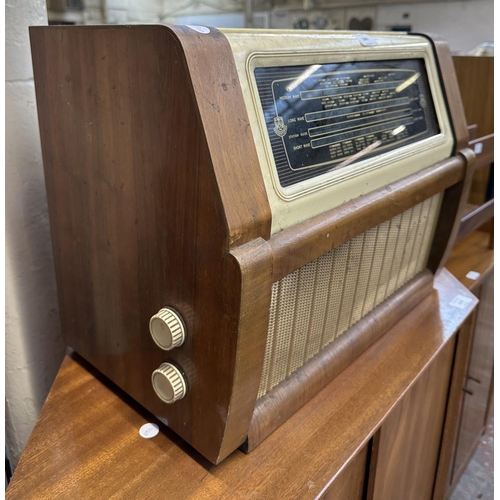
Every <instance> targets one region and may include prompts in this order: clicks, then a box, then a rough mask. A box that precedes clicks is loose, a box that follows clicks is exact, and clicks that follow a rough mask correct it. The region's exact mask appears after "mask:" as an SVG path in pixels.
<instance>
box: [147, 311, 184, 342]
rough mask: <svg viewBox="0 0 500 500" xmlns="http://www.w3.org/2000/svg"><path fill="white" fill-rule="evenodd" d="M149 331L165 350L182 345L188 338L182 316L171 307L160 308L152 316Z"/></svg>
mask: <svg viewBox="0 0 500 500" xmlns="http://www.w3.org/2000/svg"><path fill="white" fill-rule="evenodd" d="M149 331H150V332H151V336H152V337H153V340H154V341H155V343H156V345H157V346H158V347H160V348H161V349H163V350H165V351H170V349H173V348H174V347H179V346H181V345H182V344H183V343H184V339H185V338H186V330H185V328H184V323H183V322H182V319H181V317H180V316H179V315H178V314H177V312H176V311H175V310H174V309H171V308H170V307H164V308H163V309H160V310H159V311H158V312H157V313H156V314H155V315H154V316H152V317H151V319H150V320H149Z"/></svg>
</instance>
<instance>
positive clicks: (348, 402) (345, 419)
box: [6, 270, 477, 500]
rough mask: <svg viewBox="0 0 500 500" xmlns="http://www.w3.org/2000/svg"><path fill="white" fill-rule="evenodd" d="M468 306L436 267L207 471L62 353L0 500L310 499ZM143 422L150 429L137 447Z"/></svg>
mask: <svg viewBox="0 0 500 500" xmlns="http://www.w3.org/2000/svg"><path fill="white" fill-rule="evenodd" d="M456 295H462V296H463V297H465V298H466V300H465V302H466V305H465V306H463V308H460V307H455V306H453V305H452V304H451V302H452V300H453V299H454V298H455V297H456ZM476 303H477V300H476V299H475V297H473V296H472V295H471V294H470V293H469V292H468V291H467V290H466V289H465V288H464V287H463V286H462V285H461V284H460V283H459V282H458V281H457V280H456V279H455V278H454V277H453V276H452V275H451V274H450V273H449V272H448V271H447V270H443V271H442V272H441V273H440V275H439V276H438V277H437V278H436V280H435V290H434V291H433V292H432V293H431V294H430V295H429V296H427V297H426V298H425V299H424V300H423V301H422V302H421V303H420V304H419V305H418V306H417V307H416V308H415V309H414V310H413V311H412V312H410V313H409V314H408V315H407V316H406V317H405V318H404V319H403V320H401V321H400V322H399V323H398V324H397V325H396V326H394V327H393V328H392V329H391V330H389V332H387V333H386V334H385V335H384V336H382V338H381V339H380V340H379V341H377V342H376V343H375V344H374V345H373V346H372V347H370V348H369V349H368V350H367V351H365V352H364V353H363V354H362V355H361V356H360V357H359V358H358V359H357V360H356V361H355V362H354V363H352V364H351V365H350V366H349V367H348V368H347V369H345V370H344V371H343V372H342V373H341V374H340V375H339V376H338V377H337V378H335V379H334V380H333V381H332V382H331V383H330V384H329V385H328V386H326V387H325V389H323V390H322V391H321V392H319V393H318V394H317V395H316V396H315V397H314V398H313V399H312V400H311V401H310V402H309V403H308V404H306V405H305V406H304V407H303V408H302V409H301V410H299V411H298V412H297V413H296V414H295V415H294V416H293V417H292V418H291V419H289V420H288V421H287V422H286V423H285V424H284V425H282V426H281V427H280V428H279V429H278V430H277V431H276V432H274V433H273V434H272V435H271V436H270V437H269V438H268V439H266V440H265V441H264V442H263V443H262V444H261V445H260V446H258V447H257V448H256V449H255V450H254V451H252V452H251V453H250V454H248V455H245V454H244V453H242V452H241V451H239V450H238V451H236V452H234V453H233V454H232V455H230V456H229V457H228V458H227V459H226V460H224V461H223V462H222V463H221V464H219V465H218V466H213V465H212V464H210V463H209V462H208V461H206V460H205V459H204V458H203V457H201V456H200V455H199V454H197V453H196V452H195V451H194V450H193V449H192V448H190V447H189V445H187V444H185V443H184V442H183V441H182V440H181V439H180V438H178V437H177V436H176V435H175V434H174V433H173V432H171V431H170V430H169V429H168V428H166V427H165V426H164V425H162V424H161V423H160V422H158V421H157V420H156V419H155V418H154V417H153V416H152V415H150V414H148V413H147V412H146V411H145V410H143V409H142V408H141V407H139V406H138V405H137V404H136V403H134V402H133V401H132V400H131V399H130V398H129V397H128V396H126V395H125V394H124V393H123V392H122V391H120V390H119V389H117V388H116V387H115V386H114V385H113V384H111V383H110V382H108V381H107V380H106V379H105V378H104V377H102V376H101V375H100V374H98V373H97V372H96V371H95V370H94V369H92V368H91V367H90V366H89V365H88V364H87V363H86V362H85V361H83V360H82V359H81V358H80V357H79V356H77V355H76V354H74V353H69V354H68V355H67V356H66V357H65V359H64V361H63V364H62V366H61V369H60V371H59V374H58V375H57V378H56V380H55V382H54V385H53V387H52V389H51V392H50V394H49V396H48V398H47V401H46V403H45V406H44V408H43V410H42V412H41V415H40V417H39V419H38V422H37V424H36V426H35V429H34V430H33V433H32V435H31V437H30V439H29V441H28V444H27V446H26V449H25V451H24V453H23V455H22V457H21V460H20V462H19V464H18V466H17V468H16V470H15V473H14V476H13V478H12V481H11V484H10V486H9V488H8V490H7V494H6V498H7V499H8V500H15V499H37V500H43V499H50V500H53V499H66V498H67V499H72V500H75V499H85V500H90V499H106V500H108V499H112V498H126V499H148V500H149V499H153V500H154V499H164V498H169V499H170V498H174V499H177V498H179V499H208V498H217V499H231V500H233V499H239V498H252V499H274V498H278V497H279V498H287V499H288V498H290V499H291V498H305V499H308V498H317V497H319V496H321V494H322V493H323V492H324V491H325V490H326V489H327V488H328V486H329V485H330V484H331V482H332V481H333V480H334V479H335V478H336V477H338V476H339V474H341V473H342V470H343V468H344V467H345V465H346V464H347V463H348V462H349V461H350V460H351V459H352V458H353V457H354V456H355V454H356V453H357V452H358V451H359V450H360V449H361V448H362V447H363V446H364V444H365V443H366V442H367V441H368V440H369V439H370V437H371V436H372V435H373V434H374V432H375V431H376V430H377V428H378V427H379V426H380V424H381V422H382V421H383V419H384V418H385V417H386V415H387V414H388V413H389V412H390V410H391V408H392V407H393V406H394V405H395V404H396V402H397V401H398V400H399V399H400V398H401V397H402V396H403V394H404V393H405V392H406V391H407V390H408V388H409V387H410V386H411V384H412V383H413V381H415V379H416V378H417V377H418V376H419V374H420V373H421V372H422V370H424V369H425V367H426V366H427V365H428V364H429V362H430V361H431V360H432V359H433V358H434V357H435V356H436V355H437V353H438V352H440V350H441V349H442V348H443V347H444V345H445V344H446V343H447V342H448V341H449V340H450V338H451V337H452V336H453V334H454V333H455V331H456V330H457V328H458V327H459V326H460V324H461V323H462V322H463V321H464V319H465V318H466V317H467V315H468V314H469V313H470V312H471V311H472V309H473V308H474V307H475V305H476ZM146 422H155V423H157V424H158V425H159V426H160V429H161V432H160V433H159V434H158V435H157V436H156V437H154V438H152V439H144V438H142V437H141V436H140V435H139V429H140V427H141V426H142V425H143V424H144V423H146ZM278 493H279V495H278Z"/></svg>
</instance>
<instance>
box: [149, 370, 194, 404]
mask: <svg viewBox="0 0 500 500" xmlns="http://www.w3.org/2000/svg"><path fill="white" fill-rule="evenodd" d="M151 383H152V384H153V389H154V390H155V392H156V395H157V396H158V397H159V398H160V399H161V400H162V401H164V402H165V403H168V404H171V403H175V402H176V401H178V400H179V399H182V398H183V397H184V396H185V395H186V391H187V388H186V381H185V380H184V376H183V375H182V373H181V372H180V370H179V369H178V368H177V367H176V366H174V365H172V364H171V363H162V364H161V365H160V367H159V368H157V369H156V370H155V371H154V372H153V374H152V375H151Z"/></svg>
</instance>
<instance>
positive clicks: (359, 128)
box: [31, 25, 473, 463]
mask: <svg viewBox="0 0 500 500" xmlns="http://www.w3.org/2000/svg"><path fill="white" fill-rule="evenodd" d="M31 42H32V52H33V64H34V73H35V83H36V94H37V103H38V114H39V123H40V133H41V142H42V149H43V159H44V166H45V175H46V184H47V193H48V203H49V211H50V222H51V230H52V238H53V246H54V255H55V265H56V273H57V283H58V291H59V300H60V312H61V318H62V326H63V332H64V335H65V337H66V340H67V342H68V344H69V345H70V346H71V347H73V348H74V349H75V350H76V351H77V352H78V353H79V354H81V355H82V356H83V357H84V358H86V359H87V360H88V361H89V362H90V363H92V364H93V365H94V366H96V367H97V368H98V369H99V370H100V371H101V372H102V373H104V374H105V375H106V376H107V377H109V379H111V380H112V381H113V382H115V383H116V384H117V385H118V386H119V387H121V388H122V389H123V390H125V391H126V392H127V393H128V394H130V395H131V396H132V397H133V398H135V400H137V401H138V402H139V403H141V404H142V405H143V406H144V407H146V408H147V409H148V410H149V411H151V412H152V413H154V414H155V415H156V416H157V417H158V418H159V419H160V420H162V421H163V422H165V423H166V424H167V425H168V426H169V427H170V428H171V429H173V430H174V431H175V432H176V433H177V434H179V435H180V436H181V437H182V438H183V439H184V440H186V441H187V442H188V443H190V444H191V445H192V446H194V447H195V448H196V449H197V450H198V451H199V452H200V453H202V454H203V455H204V456H205V457H206V458H208V459H209V460H211V461H212V462H214V463H218V462H219V461H221V460H222V459H224V458H225V457H226V456H227V455H228V454H229V453H231V452H232V451H233V450H235V449H236V448H238V447H240V446H242V445H243V446H244V447H245V448H246V450H251V449H252V448H254V447H255V446H256V445H257V444H258V443H259V442H261V441H262V440H263V439H264V438H265V437H266V436H267V435H269V434H270V433H271V432H272V431H273V430H274V429H276V428H277V427H278V426H279V425H280V424H281V423H282V422H283V421H285V420H286V419H287V418H288V417H290V416H291V415H292V414H293V413H294V412H295V411H297V410H298V409H299V408H300V407H301V406H302V405H303V404H304V403H305V402H307V401H308V400H309V399H310V398H312V396H314V395H315V394H316V393H317V392H318V391H319V390H320V389H321V388H322V387H324V386H325V385H326V384H327V383H328V382H329V381H330V380H332V378H333V377H335V376H336V375H337V374H338V373H339V372H340V371H341V370H342V369H344V368H345V367H346V366H347V365H348V364H349V363H350V362H351V361H352V360H353V359H355V358H356V357H357V356H358V355H359V354H360V353H361V352H363V351H364V350H365V349H366V348H367V347H368V346H370V345H371V344H372V343H373V342H374V341H375V340H376V339H378V338H379V337H380V336H381V335H382V334H383V333H384V332H386V331H387V330H388V329H389V328H390V327H391V326H392V325H394V324H395V323H396V322H397V321H398V320H399V319H400V318H401V317H403V316H404V315H405V314H406V313H407V312H408V311H409V310H411V309H412V308H413V307H414V306H415V305H416V304H417V303H418V302H419V301H420V300H422V299H423V297H425V296H426V294H428V293H429V292H430V291H431V290H432V283H433V275H434V274H435V273H436V272H437V270H438V269H439V268H440V266H441V265H442V262H443V259H444V257H445V255H446V252H447V247H448V243H449V241H450V238H452V237H453V234H454V231H455V230H456V224H455V215H456V213H457V209H458V206H459V204H460V203H461V197H462V190H463V186H464V184H465V183H466V182H468V181H467V179H468V174H467V172H468V170H467V165H468V164H469V162H470V161H472V159H473V154H472V152H471V151H470V150H468V149H465V148H466V145H467V128H466V125H465V119H464V116H463V110H462V107H461V102H460V97H459V94H458V88H457V83H456V79H455V73H454V69H453V64H452V61H451V57H450V53H449V49H448V46H447V45H446V43H444V42H442V41H440V40H438V39H433V38H431V37H427V36H422V35H407V34H398V33H375V32H373V33H369V34H368V33H360V34H357V33H348V32H300V31H282V32H272V31H244V30H242V31H240V30H217V29H214V28H208V27H201V26H160V25H159V26H154V25H151V26H112V27H110V26H92V27H90V26H87V27H36V28H32V29H31Z"/></svg>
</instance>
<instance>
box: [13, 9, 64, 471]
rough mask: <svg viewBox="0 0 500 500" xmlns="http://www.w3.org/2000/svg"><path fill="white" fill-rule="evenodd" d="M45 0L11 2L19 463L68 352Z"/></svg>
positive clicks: (16, 436)
mask: <svg viewBox="0 0 500 500" xmlns="http://www.w3.org/2000/svg"><path fill="white" fill-rule="evenodd" d="M36 24H47V13H46V9H45V1H44V0H31V1H30V0H19V1H15V2H8V3H6V5H5V31H6V33H5V54H6V61H5V80H6V82H5V105H6V110H5V111H6V116H5V128H6V137H5V149H6V151H5V170H6V172H5V179H6V193H5V207H6V220H5V223H6V224H5V225H6V229H5V233H6V248H5V260H6V262H5V264H6V276H5V280H6V283H5V284H6V323H5V326H6V329H5V335H6V339H5V363H6V365H5V396H6V441H7V446H8V448H9V451H10V455H11V460H12V464H13V466H14V467H15V465H16V464H17V462H18V460H19V456H20V454H21V452H22V450H23V448H24V445H25V444H26V441H27V439H28V437H29V434H30V433H31V430H32V428H33V425H34V423H35V421H36V418H37V417H38V414H39V411H40V409H41V407H42V405H43V402H44V400H45V398H46V396H47V393H48V391H49V389H50V386H51V384H52V381H53V379H54V377H55V374H56V373H57V370H58V368H59V365H60V363H61V359H62V356H63V354H64V343H63V341H62V339H61V336H60V326H59V313H58V307H57V297H56V286H55V277H54V266H53V259H52V246H51V242H50V234H49V222H48V216H47V202H46V196H45V184H44V178H43V168H42V160H41V152H40V140H39V135H38V121H37V114H36V103H35V91H34V84H33V72H32V67H31V55H30V45H29V35H28V26H30V25H36Z"/></svg>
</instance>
